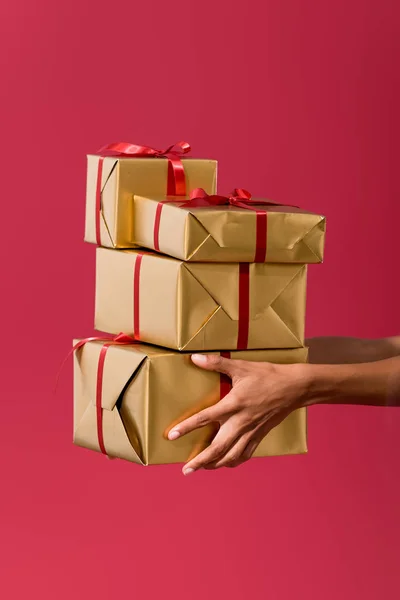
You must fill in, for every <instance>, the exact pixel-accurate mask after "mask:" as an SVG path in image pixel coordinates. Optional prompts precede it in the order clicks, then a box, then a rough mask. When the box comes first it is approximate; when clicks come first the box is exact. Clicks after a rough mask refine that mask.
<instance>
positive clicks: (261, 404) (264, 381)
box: [168, 354, 310, 475]
mask: <svg viewBox="0 0 400 600" xmlns="http://www.w3.org/2000/svg"><path fill="white" fill-rule="evenodd" d="M192 360H193V362H194V363H195V364H196V365H197V366H199V367H202V368H203V369H207V370H209V371H218V372H220V373H225V374H226V375H228V376H229V377H230V378H231V379H232V385H233V387H232V390H231V391H230V392H229V394H227V395H226V396H225V397H224V398H222V400H220V401H219V402H218V403H217V404H215V405H214V406H211V407H209V408H206V409H204V410H202V411H201V412H199V413H197V414H196V415H193V416H192V417H190V418H188V419H186V420H185V421H182V422H181V423H179V425H176V426H174V427H173V428H172V429H171V431H170V432H169V434H168V438H169V439H170V440H175V439H177V438H178V437H180V436H182V435H185V434H186V433H189V432H190V431H193V430H194V429H197V428H199V427H204V426H205V425H208V424H209V423H218V424H219V426H220V427H219V430H218V433H217V434H216V436H215V437H214V439H213V441H212V443H211V444H210V446H209V447H208V448H206V449H205V450H203V452H201V453H200V454H199V455H198V456H196V457H195V458H193V459H192V460H190V461H189V462H188V463H187V464H186V465H185V467H184V469H183V473H184V474H185V475H189V474H190V473H193V471H197V470H198V469H201V468H203V469H217V468H219V467H236V466H238V465H240V464H241V463H243V462H245V461H246V460H248V459H249V458H251V456H252V454H253V452H254V451H255V449H256V448H257V446H258V444H259V443H260V442H261V440H262V439H263V438H264V437H265V436H266V435H267V433H268V432H269V431H270V430H271V429H272V428H273V427H275V426H276V425H278V424H279V423H280V422H281V421H282V420H283V419H285V418H286V417H287V416H288V415H289V414H290V413H291V412H292V411H293V410H295V409H296V408H300V407H301V406H302V404H303V399H305V397H306V396H307V394H308V390H309V378H308V369H309V367H310V366H309V365H304V364H294V365H279V364H272V363H265V362H264V363H263V362H250V361H244V360H231V359H228V358H222V357H221V356H218V355H209V356H207V355H204V354H194V355H193V356H192Z"/></svg>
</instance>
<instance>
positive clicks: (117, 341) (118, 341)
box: [56, 333, 138, 454]
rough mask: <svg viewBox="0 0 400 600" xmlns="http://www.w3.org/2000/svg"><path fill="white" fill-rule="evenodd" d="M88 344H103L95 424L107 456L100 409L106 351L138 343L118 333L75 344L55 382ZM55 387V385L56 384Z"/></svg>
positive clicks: (89, 338)
mask: <svg viewBox="0 0 400 600" xmlns="http://www.w3.org/2000/svg"><path fill="white" fill-rule="evenodd" d="M88 342H105V343H104V345H103V347H102V348H101V350H100V356H99V362H98V364H97V376H96V423H97V440H98V442H99V448H100V451H101V452H102V453H103V454H107V451H106V448H105V445H104V435H103V408H102V396H103V374H104V363H105V359H106V354H107V350H108V349H109V347H110V346H119V345H122V346H126V345H130V344H137V343H138V341H137V340H136V339H135V338H133V337H131V336H129V335H126V334H125V333H120V334H118V335H116V336H114V337H112V338H109V337H88V338H85V339H83V340H80V341H79V342H77V343H76V344H75V345H74V346H73V348H72V350H70V352H69V353H68V355H67V356H66V358H65V359H64V362H63V363H62V365H61V367H60V371H59V373H58V376H57V381H58V378H59V375H60V372H61V370H62V368H63V366H64V364H65V363H66V361H67V360H68V358H69V357H70V355H71V354H73V353H74V352H75V351H76V350H79V348H82V346H84V345H85V344H87V343H88ZM56 385H57V384H56Z"/></svg>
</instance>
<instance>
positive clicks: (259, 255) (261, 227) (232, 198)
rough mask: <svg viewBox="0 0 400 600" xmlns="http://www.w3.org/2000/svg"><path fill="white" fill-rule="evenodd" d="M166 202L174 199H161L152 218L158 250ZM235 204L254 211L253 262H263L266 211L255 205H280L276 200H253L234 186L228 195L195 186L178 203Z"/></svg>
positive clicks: (192, 205)
mask: <svg viewBox="0 0 400 600" xmlns="http://www.w3.org/2000/svg"><path fill="white" fill-rule="evenodd" d="M168 202H176V200H163V201H162V202H159V203H158V205H157V208H156V216H155V220H154V249H155V250H157V251H158V252H159V251H160V246H159V234H160V220H161V212H162V208H163V205H164V204H165V203H168ZM229 204H230V205H231V206H236V207H238V208H245V209H248V210H253V211H254V212H255V213H256V251H255V255H254V262H265V258H266V253H267V211H265V210H260V209H258V208H256V205H263V206H280V205H279V204H278V203H276V202H270V201H268V200H253V199H252V197H251V194H250V192H248V191H247V190H244V189H242V188H236V189H234V190H233V191H232V193H231V194H230V195H229V196H220V195H216V194H214V195H211V196H210V195H209V194H207V192H206V191H205V190H203V189H202V188H196V189H195V190H193V191H192V192H191V194H190V200H187V201H186V202H183V203H182V204H180V205H179V206H180V208H210V207H212V206H224V205H229Z"/></svg>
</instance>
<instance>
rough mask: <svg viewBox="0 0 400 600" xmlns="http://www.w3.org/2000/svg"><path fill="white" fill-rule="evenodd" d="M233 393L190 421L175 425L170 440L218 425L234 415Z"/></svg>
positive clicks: (192, 417)
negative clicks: (230, 399)
mask: <svg viewBox="0 0 400 600" xmlns="http://www.w3.org/2000/svg"><path fill="white" fill-rule="evenodd" d="M231 393H232V392H231ZM231 393H230V394H228V395H227V396H225V398H223V399H222V400H220V401H219V402H218V403H217V404H214V406H210V407H209V408H205V409H204V410H201V411H200V412H198V413H197V414H195V415H192V416H191V417H189V418H188V419H185V420H184V421H181V422H180V423H178V425H174V427H173V428H172V429H171V430H170V431H169V432H168V439H169V440H176V439H177V438H178V437H181V436H182V435H186V434H187V433H190V432H191V431H194V430H195V429H199V428H200V427H204V426H205V425H209V424H210V423H218V422H220V421H222V420H223V419H226V418H227V417H229V416H230V415H232V414H233V412H234V411H233V409H232V405H231V403H230V402H229V398H230V396H231Z"/></svg>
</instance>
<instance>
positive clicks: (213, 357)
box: [207, 354, 222, 367]
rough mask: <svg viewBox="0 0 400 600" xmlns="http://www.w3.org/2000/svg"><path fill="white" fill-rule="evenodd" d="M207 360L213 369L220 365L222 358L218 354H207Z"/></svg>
mask: <svg viewBox="0 0 400 600" xmlns="http://www.w3.org/2000/svg"><path fill="white" fill-rule="evenodd" d="M207 360H208V363H209V364H210V365H213V366H214V367H218V366H219V365H220V364H221V363H222V358H221V357H220V356H219V355H218V354H209V355H208V357H207Z"/></svg>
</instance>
